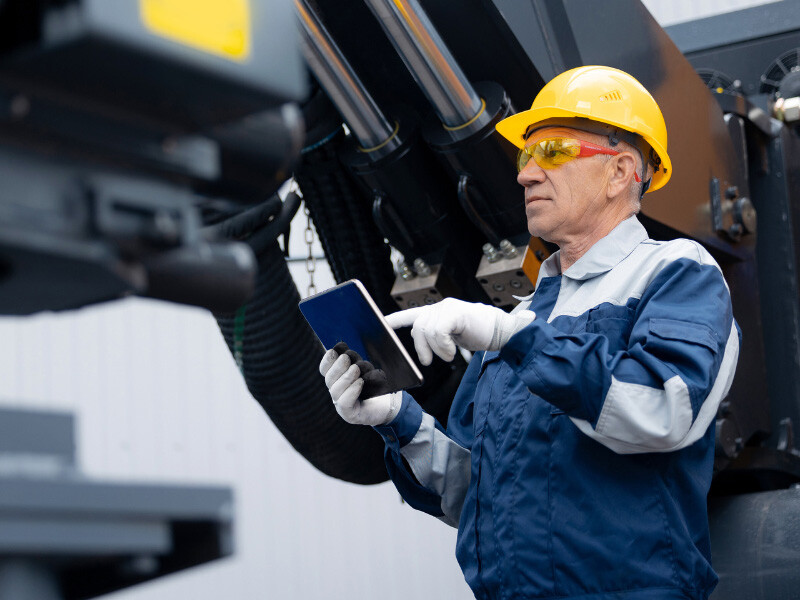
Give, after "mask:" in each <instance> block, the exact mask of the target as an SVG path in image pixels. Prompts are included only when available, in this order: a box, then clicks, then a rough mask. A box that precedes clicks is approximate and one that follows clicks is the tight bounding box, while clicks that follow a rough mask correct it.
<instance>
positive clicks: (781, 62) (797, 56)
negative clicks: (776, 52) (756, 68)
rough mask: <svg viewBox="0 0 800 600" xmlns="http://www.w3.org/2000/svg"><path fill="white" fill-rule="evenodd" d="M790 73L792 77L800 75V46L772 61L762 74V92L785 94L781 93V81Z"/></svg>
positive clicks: (774, 95)
mask: <svg viewBox="0 0 800 600" xmlns="http://www.w3.org/2000/svg"><path fill="white" fill-rule="evenodd" d="M790 74H791V75H792V77H790V79H794V78H796V77H800V48H794V49H793V50H789V51H788V52H784V53H783V54H781V55H780V56H779V57H778V58H776V59H775V60H774V61H772V63H770V65H769V67H767V70H766V71H764V74H763V75H762V76H761V88H760V89H759V91H760V92H761V93H762V94H770V95H771V96H773V97H780V96H781V95H783V94H782V93H781V83H782V82H783V80H784V78H785V77H786V76H787V75H790ZM784 83H785V82H784Z"/></svg>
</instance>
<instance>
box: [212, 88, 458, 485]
mask: <svg viewBox="0 0 800 600" xmlns="http://www.w3.org/2000/svg"><path fill="white" fill-rule="evenodd" d="M315 101H317V104H315ZM326 102H327V99H326V98H324V97H323V98H322V102H321V104H322V106H323V109H322V110H320V101H319V97H317V98H315V100H312V102H311V103H309V106H307V107H306V122H307V124H309V131H310V133H309V139H312V140H319V141H318V142H317V143H314V144H310V147H309V148H307V150H306V151H305V152H304V153H303V157H302V163H301V165H300V166H299V168H298V169H297V171H296V173H295V178H296V180H297V181H298V183H299V185H300V187H301V190H302V192H303V196H304V200H305V202H306V206H307V207H308V208H309V212H310V214H311V216H312V219H313V220H314V222H315V225H316V228H317V232H318V234H319V236H320V239H321V241H322V245H323V248H324V250H325V254H326V256H327V258H328V261H329V263H330V265H331V270H332V271H333V273H334V277H335V278H336V280H337V281H338V282H341V281H344V280H347V279H350V278H357V279H360V280H361V281H362V282H363V283H364V285H365V286H366V287H367V289H368V290H369V291H370V293H371V294H372V295H373V297H374V298H375V301H376V303H378V305H379V306H380V307H381V309H382V310H383V311H384V312H385V313H388V312H392V311H394V310H396V309H397V307H396V306H395V305H394V302H393V301H392V299H391V297H390V291H391V286H392V283H393V281H394V273H393V270H392V266H391V262H390V260H389V247H388V246H387V245H386V244H385V243H384V241H383V238H382V237H381V236H380V234H379V233H378V231H377V228H376V227H375V225H374V223H372V220H371V216H370V205H371V202H370V201H369V200H368V199H366V198H364V197H363V196H362V192H361V190H360V189H359V188H358V186H357V184H356V182H355V181H354V180H353V179H352V178H351V176H350V174H349V173H348V172H347V171H346V170H345V169H344V167H343V166H342V165H341V163H340V162H339V160H338V158H337V151H338V149H339V146H340V144H342V143H343V142H344V139H343V132H342V130H341V127H340V126H339V123H341V121H340V120H339V117H338V115H334V119H332V120H331V118H330V112H328V110H327V109H326V108H325V106H326ZM309 108H310V109H311V110H309ZM315 111H316V112H315ZM320 124H327V128H326V127H325V126H324V125H323V127H322V129H320V127H319V125H320ZM315 126H316V130H317V132H320V131H321V134H318V135H312V134H311V132H313V131H314V129H315ZM332 132H333V133H332ZM276 235H277V234H276ZM261 242H264V240H261ZM259 245H260V246H261V248H259V250H261V249H262V248H263V251H260V252H259V253H258V256H259V273H258V278H257V283H256V291H255V294H254V297H253V300H251V301H250V302H249V303H247V304H246V305H244V306H242V307H241V308H240V309H239V310H238V311H237V312H236V313H235V314H228V315H216V317H217V322H218V323H219V326H220V329H221V331H222V334H223V336H224V338H225V341H226V342H227V344H228V347H229V348H230V350H231V353H232V354H233V356H234V358H235V360H236V362H237V364H238V365H239V368H240V369H241V371H242V374H243V375H244V379H245V382H246V383H247V387H248V389H249V390H250V393H251V394H252V395H253V397H254V398H255V399H256V400H257V401H258V403H259V404H260V405H261V406H262V407H263V408H264V410H265V411H266V413H267V414H268V415H269V417H270V418H271V419H272V421H273V422H274V423H275V425H276V426H277V427H278V429H279V430H280V431H281V433H282V434H283V435H284V436H285V437H286V439H287V440H288V441H289V442H290V443H291V444H292V446H293V447H294V448H295V449H296V450H297V451H298V452H300V454H302V455H303V456H304V457H305V458H306V459H307V460H308V461H309V462H311V464H313V465H314V466H315V467H316V468H318V469H319V470H320V471H322V472H323V473H326V474H327V475H330V476H332V477H336V478H338V479H342V480H345V481H349V482H353V483H359V484H373V483H379V482H381V481H385V480H386V479H387V478H388V475H387V473H386V468H385V466H384V463H383V442H382V440H381V438H380V437H379V436H378V435H377V434H376V433H375V432H374V431H372V428H370V427H364V426H359V425H349V424H348V423H346V422H345V421H343V420H342V419H341V418H340V417H339V416H338V415H337V414H336V411H335V409H334V408H333V404H332V403H331V399H330V395H329V394H328V390H327V388H326V387H325V382H324V380H323V378H322V377H321V376H320V375H319V371H318V366H319V362H320V360H321V358H322V354H323V348H322V346H321V345H320V343H319V341H318V340H317V338H316V336H315V335H314V333H313V331H312V330H311V328H310V327H309V326H308V324H307V323H306V321H305V319H304V318H303V317H302V315H301V313H300V311H299V309H298V308H297V304H298V302H299V300H300V295H299V294H298V292H297V287H296V286H295V284H294V282H293V280H292V278H291V275H290V273H289V269H288V267H287V265H286V261H285V260H284V256H283V253H282V252H281V249H280V247H279V246H278V243H277V242H273V243H272V244H266V245H262V244H259ZM401 338H402V339H404V342H405V343H406V346H407V347H409V348H411V347H412V344H411V343H410V339H409V336H408V335H407V332H406V334H404V335H401ZM463 369H464V363H463V361H459V362H457V363H455V364H452V365H445V364H442V363H435V364H434V365H433V366H432V367H427V368H424V369H423V375H424V376H425V380H426V384H425V386H423V387H422V388H419V389H418V390H415V392H414V396H415V397H416V398H417V400H419V401H420V403H421V404H422V405H423V407H425V409H426V410H428V412H430V413H432V414H433V415H434V416H435V417H437V418H438V419H439V420H440V422H442V423H445V422H446V417H447V412H448V411H449V407H450V402H451V401H452V398H453V395H454V393H455V390H456V388H457V386H458V383H459V381H460V379H461V375H462V374H463Z"/></svg>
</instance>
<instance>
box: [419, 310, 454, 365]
mask: <svg viewBox="0 0 800 600" xmlns="http://www.w3.org/2000/svg"><path fill="white" fill-rule="evenodd" d="M426 331H427V335H428V345H429V346H430V348H431V350H433V352H434V354H436V355H437V356H438V357H440V358H443V359H444V360H446V361H447V362H450V361H451V360H453V358H455V355H456V342H455V339H456V335H457V334H458V333H461V329H460V328H459V327H458V319H456V318H454V317H452V316H446V317H441V316H440V317H439V319H438V320H437V323H435V325H434V327H431V328H426Z"/></svg>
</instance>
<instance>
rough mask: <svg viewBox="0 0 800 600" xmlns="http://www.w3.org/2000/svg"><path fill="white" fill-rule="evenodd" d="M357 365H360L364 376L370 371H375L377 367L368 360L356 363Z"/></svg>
mask: <svg viewBox="0 0 800 600" xmlns="http://www.w3.org/2000/svg"><path fill="white" fill-rule="evenodd" d="M356 364H357V365H358V368H359V369H360V370H361V375H362V376H364V375H366V374H367V373H369V372H370V371H374V370H375V366H374V365H373V364H372V363H371V362H369V361H368V360H359V361H357V362H356Z"/></svg>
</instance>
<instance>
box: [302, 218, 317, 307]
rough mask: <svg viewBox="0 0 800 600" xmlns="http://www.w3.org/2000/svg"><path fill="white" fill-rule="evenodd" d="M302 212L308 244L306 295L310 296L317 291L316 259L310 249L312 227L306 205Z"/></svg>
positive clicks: (312, 234)
mask: <svg viewBox="0 0 800 600" xmlns="http://www.w3.org/2000/svg"><path fill="white" fill-rule="evenodd" d="M303 212H304V213H305V214H306V231H305V239H306V245H307V246H308V256H307V257H306V273H308V289H307V290H306V292H307V293H306V295H307V296H311V295H312V294H316V293H317V286H316V284H315V283H314V272H315V271H316V270H317V259H316V258H315V257H314V253H313V252H312V250H311V247H312V245H313V244H314V228H313V227H312V225H311V213H310V212H309V211H308V207H307V206H304V207H303Z"/></svg>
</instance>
